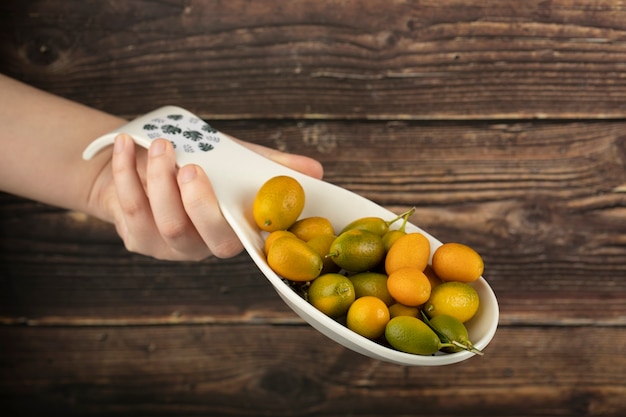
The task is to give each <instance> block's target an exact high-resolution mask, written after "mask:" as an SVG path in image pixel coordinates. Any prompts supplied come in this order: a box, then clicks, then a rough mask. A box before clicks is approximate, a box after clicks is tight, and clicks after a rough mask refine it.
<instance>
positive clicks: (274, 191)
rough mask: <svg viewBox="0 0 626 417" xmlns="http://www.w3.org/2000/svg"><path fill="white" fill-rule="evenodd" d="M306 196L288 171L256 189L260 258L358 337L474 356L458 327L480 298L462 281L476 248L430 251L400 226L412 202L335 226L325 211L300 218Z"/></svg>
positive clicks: (471, 276) (470, 272)
mask: <svg viewBox="0 0 626 417" xmlns="http://www.w3.org/2000/svg"><path fill="white" fill-rule="evenodd" d="M304 202H305V194H304V189H303V188H302V186H301V185H300V183H299V182H298V181H297V180H296V179H294V178H292V177H290V176H277V177H273V178H271V179H269V180H268V181H267V182H265V183H264V184H263V185H262V186H261V188H260V189H259V190H258V192H257V194H256V196H255V199H254V203H253V210H252V213H253V217H254V219H255V222H256V224H257V225H258V227H259V228H260V229H261V230H263V231H265V232H267V233H268V234H267V237H266V240H265V245H264V252H265V255H266V257H267V262H268V265H269V266H270V267H271V268H272V270H274V272H276V274H278V275H279V276H281V277H282V278H283V279H284V280H285V282H287V283H288V284H289V285H291V286H292V287H293V288H294V290H296V291H298V292H299V294H300V295H301V296H302V297H304V298H305V299H306V300H307V301H308V302H309V303H311V304H312V305H313V306H314V307H316V308H317V309H318V310H320V311H321V312H323V313H324V314H326V315H328V316H330V317H332V318H333V319H336V320H337V321H339V322H341V323H343V324H344V325H346V326H347V327H348V328H349V329H350V330H352V331H354V332H356V333H358V334H360V335H361V336H364V337H366V338H369V339H372V340H374V341H377V342H379V343H381V344H384V345H386V346H391V347H392V348H394V349H397V350H399V351H402V352H407V353H412V354H418V355H432V354H434V353H436V352H446V353H453V352H459V351H462V350H467V351H470V352H473V353H476V354H479V355H482V352H481V351H480V350H478V349H476V348H475V347H474V346H473V345H472V343H471V341H470V340H469V336H468V332H467V329H466V327H465V324H464V323H466V322H467V321H469V320H470V319H471V318H472V317H473V316H474V315H475V314H476V311H477V310H478V306H479V304H480V300H479V296H478V293H477V292H476V290H475V289H474V288H473V287H472V286H471V285H470V284H469V283H471V282H473V281H475V280H477V279H478V278H480V276H481V275H482V273H483V269H484V263H483V260H482V258H481V257H480V255H479V254H478V253H477V252H476V251H474V250H473V249H472V248H470V247H469V246H467V245H464V244H461V243H452V242H451V243H444V244H443V245H441V246H439V247H438V248H436V250H435V251H434V253H433V256H432V262H431V264H429V263H428V261H429V259H430V255H431V247H430V242H429V240H428V239H427V238H426V237H425V236H424V235H423V234H421V233H418V232H405V225H406V223H407V220H408V218H409V216H410V215H411V214H412V213H413V211H414V209H412V210H409V211H407V212H406V213H403V214H401V215H399V216H397V217H395V218H392V219H381V218H378V217H363V218H356V219H355V220H354V221H353V222H351V223H350V224H347V225H345V227H343V229H342V230H334V228H333V225H332V224H331V222H330V221H329V220H328V219H326V218H324V217H304V218H300V216H301V213H302V210H303V208H304Z"/></svg>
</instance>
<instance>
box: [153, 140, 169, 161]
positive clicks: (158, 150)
mask: <svg viewBox="0 0 626 417" xmlns="http://www.w3.org/2000/svg"><path fill="white" fill-rule="evenodd" d="M163 152H165V142H164V141H162V140H155V141H154V142H152V145H150V156H152V157H154V156H159V155H162V154H163Z"/></svg>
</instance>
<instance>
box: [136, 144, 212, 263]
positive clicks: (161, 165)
mask: <svg viewBox="0 0 626 417" xmlns="http://www.w3.org/2000/svg"><path fill="white" fill-rule="evenodd" d="M177 171H178V169H177V167H176V159H175V155H174V149H173V147H172V144H171V143H170V142H169V141H167V140H163V139H159V140H155V141H154V142H152V144H151V146H150V149H149V151H148V166H147V170H146V172H147V174H146V176H147V188H148V196H149V201H150V206H151V208H152V214H153V217H154V222H155V224H156V227H157V229H158V231H159V234H160V237H161V239H163V241H164V243H165V245H166V246H167V247H168V248H170V251H171V252H172V253H173V254H177V256H176V258H180V259H203V258H206V257H207V256H209V255H210V251H209V248H207V245H206V244H204V242H203V240H202V237H201V236H200V234H199V233H198V232H197V231H196V228H195V227H194V225H193V223H192V222H191V220H190V219H189V217H188V216H187V213H186V212H185V207H184V206H183V203H182V201H181V196H180V192H179V190H178V184H177V182H176V173H177Z"/></svg>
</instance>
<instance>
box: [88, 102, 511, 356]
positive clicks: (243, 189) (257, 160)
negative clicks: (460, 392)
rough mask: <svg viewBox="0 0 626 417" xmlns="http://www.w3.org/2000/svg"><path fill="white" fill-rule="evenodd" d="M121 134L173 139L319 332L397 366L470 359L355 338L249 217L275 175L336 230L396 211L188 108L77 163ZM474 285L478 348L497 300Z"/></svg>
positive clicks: (133, 127)
mask: <svg viewBox="0 0 626 417" xmlns="http://www.w3.org/2000/svg"><path fill="white" fill-rule="evenodd" d="M122 132H123V133H127V134H129V135H130V136H131V137H132V138H133V139H134V141H135V142H136V143H137V144H139V145H141V146H143V147H145V148H148V147H149V146H150V143H151V141H152V140H153V139H156V138H165V139H168V140H171V141H172V143H173V144H174V146H175V149H176V161H177V163H178V165H179V166H184V165H186V164H189V163H194V164H197V165H199V166H201V167H202V168H203V169H204V171H205V172H206V173H207V175H208V176H209V178H210V179H211V183H212V185H213V188H214V190H215V194H216V196H217V198H218V201H219V205H220V209H221V211H222V214H223V215H224V218H225V219H226V220H227V221H228V223H229V224H230V225H231V227H232V228H233V230H234V231H235V233H236V234H237V236H238V237H239V239H240V240H241V242H242V243H243V246H244V247H245V249H246V251H247V252H248V253H249V255H250V256H251V257H252V260H253V261H254V262H255V263H256V265H257V266H258V267H259V268H260V269H261V271H262V272H263V274H264V275H265V276H266V277H267V279H268V280H269V281H270V283H271V284H272V285H273V286H274V288H275V290H276V291H277V292H278V294H279V295H280V297H281V298H282V299H283V300H284V301H285V303H287V305H289V307H291V309H293V311H294V312H296V313H297V314H298V315H299V316H300V317H301V318H303V319H304V320H306V321H307V322H308V323H309V324H310V325H311V326H313V327H314V328H315V329H317V330H318V331H320V332H322V333H323V334H324V335H326V336H328V337H329V338H331V339H333V340H334V341H336V342H338V343H340V344H341V345H343V346H345V347H347V348H349V349H352V350H354V351H356V352H359V353H361V354H363V355H367V356H369V357H371V358H375V359H379V360H382V361H387V362H391V363H396V364H400V365H416V366H436V365H446V364H452V363H456V362H460V361H463V360H465V359H468V358H470V357H472V356H474V354H473V353H470V352H466V351H462V352H458V353H452V354H445V353H441V354H436V355H433V356H420V355H413V354H408V353H403V352H399V351H396V350H394V349H391V348H388V347H385V346H382V345H381V344H379V343H377V342H374V341H372V340H369V339H367V338H365V337H362V336H360V335H358V334H356V333H354V332H353V331H351V330H349V329H348V328H346V327H345V326H344V325H342V324H340V323H338V322H337V321H335V320H333V319H331V318H330V317H328V316H326V315H325V314H323V313H322V312H320V311H319V310H317V309H316V308H315V307H313V306H312V305H311V304H309V303H308V302H307V301H305V300H304V299H303V298H302V297H300V296H299V295H298V294H296V292H295V291H293V290H292V289H291V288H290V287H289V286H288V285H287V284H286V283H285V282H284V281H283V280H282V278H281V277H280V276H278V275H276V273H274V272H273V271H272V269H271V268H270V267H269V266H268V264H267V262H266V260H265V256H264V254H263V243H264V238H265V236H266V233H264V232H261V230H259V228H258V227H257V226H256V224H255V222H254V220H253V218H252V201H253V200H254V197H255V195H256V193H257V190H258V189H259V188H260V187H261V185H262V184H263V183H264V182H265V181H267V180H268V179H270V178H272V177H274V176H277V175H289V176H292V177H294V178H296V179H297V180H298V181H299V182H300V184H302V187H303V188H304V191H305V195H306V203H305V207H304V211H303V212H302V215H301V217H308V216H323V217H326V218H328V219H329V220H330V221H331V223H332V224H333V226H334V227H335V229H336V230H341V229H342V228H343V227H344V226H345V225H347V224H348V223H349V222H351V221H353V220H355V219H356V218H359V217H366V216H377V217H380V218H383V219H385V220H388V219H392V218H395V217H396V216H397V214H395V213H393V212H391V211H389V210H387V209H385V208H383V207H381V206H379V205H377V204H375V203H373V202H372V201H370V200H368V199H366V198H364V197H361V196H359V195H358V194H355V193H353V192H351V191H348V190H346V189H343V188H341V187H338V186H335V185H332V184H330V183H327V182H325V181H320V180H316V179H313V178H310V177H308V176H306V175H303V174H301V173H299V172H297V171H294V170H292V169H289V168H287V167H285V166H283V165H280V164H278V163H275V162H273V161H270V160H269V159H267V158H265V157H262V156H260V155H258V154H257V153H255V152H253V151H250V150H249V149H247V148H245V147H243V146H241V145H240V144H239V143H237V142H235V141H233V140H232V139H230V138H229V137H228V136H226V135H224V134H222V133H220V132H218V131H216V130H215V129H213V128H211V127H210V126H209V125H208V124H207V123H205V122H204V121H203V120H202V119H200V118H198V117H197V116H195V115H193V114H192V113H190V112H188V111H187V110H185V109H182V108H179V107H174V106H166V107H162V108H159V109H157V110H155V111H153V112H150V113H148V114H146V115H144V116H141V117H139V118H137V119H135V120H133V121H131V122H130V123H128V124H126V125H124V126H122V127H120V128H119V129H117V130H116V131H114V132H111V133H109V134H107V135H104V136H102V137H100V138H98V139H96V140H95V141H94V142H92V143H91V144H90V145H89V146H88V147H87V148H86V149H85V151H84V153H83V158H84V159H90V158H92V157H93V156H94V155H95V154H96V153H97V152H99V151H100V150H101V149H102V148H104V147H106V146H108V145H111V144H112V143H113V141H114V138H115V137H116V136H117V135H118V134H119V133H122ZM406 231H407V232H414V231H417V232H421V233H423V234H424V235H425V236H426V237H427V238H428V239H429V240H430V244H431V254H432V252H433V251H434V249H435V248H437V247H438V246H440V245H441V242H439V241H438V240H437V239H435V238H434V237H432V236H431V235H430V234H428V233H426V232H425V231H424V230H422V229H420V228H419V227H417V226H415V225H413V224H411V223H407V225H406ZM472 285H473V286H474V287H475V288H476V290H477V291H478V294H479V296H480V301H481V303H480V307H479V310H478V312H477V314H476V316H475V317H474V318H472V320H471V321H470V322H468V323H467V327H468V331H469V334H470V340H471V341H472V342H473V344H474V346H475V347H476V348H478V349H481V350H482V349H484V348H485V347H486V346H487V344H488V343H489V342H490V341H491V339H492V338H493V336H494V334H495V332H496V328H497V325H498V318H499V309H498V302H497V300H496V297H495V295H494V293H493V291H492V289H491V288H490V287H489V285H488V284H487V282H486V281H485V280H484V279H483V278H482V277H481V278H480V279H479V280H478V281H476V282H474V283H473V284H472Z"/></svg>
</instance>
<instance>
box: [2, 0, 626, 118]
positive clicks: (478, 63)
mask: <svg viewBox="0 0 626 417" xmlns="http://www.w3.org/2000/svg"><path fill="white" fill-rule="evenodd" d="M0 11H1V13H0V39H2V42H0V53H1V55H2V56H3V59H4V64H3V65H2V70H3V71H5V72H8V73H9V74H10V75H14V76H19V77H22V78H24V79H25V80H26V81H29V82H31V83H33V84H35V85H38V86H41V87H43V88H45V89H48V90H51V91H53V92H56V93H58V94H61V95H64V96H67V97H70V98H73V99H76V100H79V101H81V102H85V103H86V104H89V105H92V106H95V107H98V108H101V109H104V110H107V111H110V112H114V113H116V114H121V115H129V116H130V115H136V114H140V113H144V112H146V111H148V110H152V109H153V108H154V107H157V106H158V105H162V104H171V103H176V104H180V105H182V106H183V107H187V108H189V109H190V110H192V111H194V112H197V113H200V114H201V116H205V117H210V118H229V119H244V118H264V119H267V118H271V119H275V118H284V117H289V118H312V119H317V118H324V119H346V118H349V119H355V118H358V119H394V120H396V119H431V120H432V119H512V118H515V119H517V118H559V119H563V118H568V119H569V118H583V119H588V118H590V119H606V118H622V117H624V114H625V113H626V82H625V78H624V66H623V64H624V62H625V61H626V52H625V50H624V42H625V40H626V10H625V9H624V7H623V5H622V4H621V3H620V2H615V1H594V2H589V1H583V0H560V1H547V2H546V1H524V2H519V1H517V0H502V1H498V2H485V1H482V0H469V1H445V2H441V1H419V2H418V1H397V2H388V1H382V0H376V1H367V2H351V1H348V2H344V1H337V0H335V1H331V0H328V1H311V0H306V1H297V2H284V1H279V0H274V1H262V2H253V1H249V0H232V1H229V2H217V1H211V0H195V1H183V0H178V1H166V2H155V1H149V0H144V1H133V2H127V1H124V0H108V1H97V0H89V1H72V2H67V1H62V0H52V1H50V0H46V1H22V2H17V1H8V2H3V4H2V6H0ZM94 84H97V85H98V86H99V88H97V89H94V88H92V86H93V85H94ZM137 101H138V102H137Z"/></svg>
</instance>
